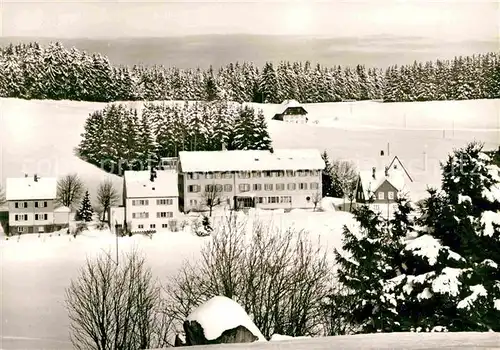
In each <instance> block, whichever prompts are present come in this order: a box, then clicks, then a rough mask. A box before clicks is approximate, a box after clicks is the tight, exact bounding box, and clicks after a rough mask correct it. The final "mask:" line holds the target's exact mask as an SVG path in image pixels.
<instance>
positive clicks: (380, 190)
mask: <svg viewBox="0 0 500 350" xmlns="http://www.w3.org/2000/svg"><path fill="white" fill-rule="evenodd" d="M406 189H407V187H406V183H405V174H404V173H403V172H402V171H401V170H398V169H394V168H388V167H386V168H385V169H384V170H381V171H380V170H379V171H377V169H376V168H373V169H372V171H371V172H370V171H363V172H360V174H359V178H358V186H357V189H356V202H357V203H358V204H361V205H368V206H370V208H371V209H372V210H373V211H375V212H379V213H381V214H382V216H384V217H387V218H390V217H392V216H393V214H394V212H395V211H396V209H397V200H398V198H399V196H401V195H402V194H403V193H405V191H406Z"/></svg>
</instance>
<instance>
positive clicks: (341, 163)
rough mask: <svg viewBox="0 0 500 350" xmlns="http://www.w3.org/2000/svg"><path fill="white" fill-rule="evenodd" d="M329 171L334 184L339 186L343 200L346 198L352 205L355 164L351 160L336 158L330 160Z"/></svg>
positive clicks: (355, 175) (354, 187) (356, 174)
mask: <svg viewBox="0 0 500 350" xmlns="http://www.w3.org/2000/svg"><path fill="white" fill-rule="evenodd" d="M331 173H332V177H333V184H334V186H340V192H342V193H343V197H344V200H345V199H346V198H348V199H349V201H350V205H351V207H352V202H353V201H354V196H355V192H356V185H357V181H358V171H357V169H356V165H355V164H354V163H353V162H351V161H346V160H338V159H336V160H334V161H333V162H332V167H331ZM344 207H345V201H344ZM344 209H345V208H344Z"/></svg>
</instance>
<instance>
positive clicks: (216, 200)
mask: <svg viewBox="0 0 500 350" xmlns="http://www.w3.org/2000/svg"><path fill="white" fill-rule="evenodd" d="M222 192H223V188H222V185H216V184H215V183H213V184H211V185H205V190H204V191H203V193H202V194H201V197H202V199H203V201H204V202H205V203H204V204H205V205H206V206H207V207H208V208H209V210H210V216H212V211H213V208H214V207H215V206H216V205H219V204H220V202H221V199H222Z"/></svg>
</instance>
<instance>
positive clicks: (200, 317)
mask: <svg viewBox="0 0 500 350" xmlns="http://www.w3.org/2000/svg"><path fill="white" fill-rule="evenodd" d="M187 319H188V321H196V322H198V323H199V324H200V326H202V327H203V333H204V335H205V338H206V339H207V340H214V339H217V338H218V337H220V335H221V334H222V333H223V332H224V331H226V330H229V329H233V328H236V327H238V326H243V327H245V328H246V329H248V330H249V331H250V332H251V333H252V334H253V335H255V336H256V337H257V338H259V340H258V341H266V338H265V337H264V336H263V335H262V333H261V332H260V331H259V329H258V328H257V327H256V326H255V324H254V323H253V322H252V320H251V319H250V317H249V316H248V315H247V313H246V312H245V310H244V309H243V308H242V307H241V306H240V305H239V304H238V303H237V302H235V301H233V300H231V299H229V298H227V297H224V296H215V297H213V298H212V299H210V300H209V301H207V302H206V303H204V304H202V305H201V306H199V307H198V308H197V309H196V310H194V311H193V312H192V313H191V314H190V315H189V316H188V318H187Z"/></svg>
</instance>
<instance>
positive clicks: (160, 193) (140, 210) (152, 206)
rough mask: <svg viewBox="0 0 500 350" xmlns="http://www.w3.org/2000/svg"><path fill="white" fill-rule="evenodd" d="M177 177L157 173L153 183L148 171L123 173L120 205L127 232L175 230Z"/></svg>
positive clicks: (171, 174) (171, 172)
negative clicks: (123, 209)
mask: <svg viewBox="0 0 500 350" xmlns="http://www.w3.org/2000/svg"><path fill="white" fill-rule="evenodd" d="M177 176H178V175H177V173H176V172H174V171H158V172H157V173H156V178H154V179H153V178H151V172H150V171H149V170H146V171H125V174H124V184H123V186H124V188H123V201H124V203H123V204H124V207H125V215H124V217H125V226H126V228H127V229H128V230H130V231H132V232H141V231H156V230H160V229H163V230H165V229H167V228H169V229H173V228H174V227H175V226H176V221H177V220H178V218H179V191H178V187H177V184H178V179H177ZM117 216H119V215H117ZM116 224H118V223H112V225H116Z"/></svg>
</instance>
